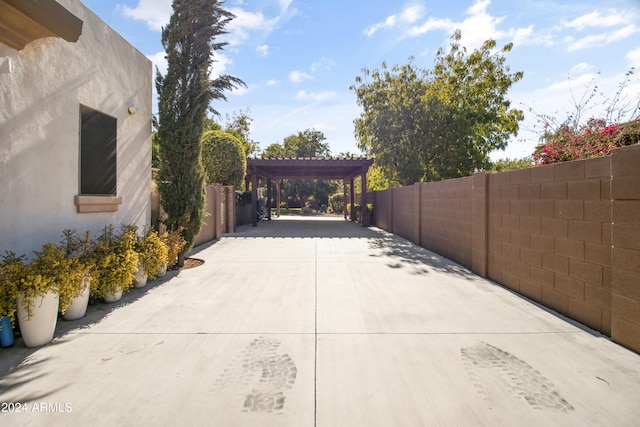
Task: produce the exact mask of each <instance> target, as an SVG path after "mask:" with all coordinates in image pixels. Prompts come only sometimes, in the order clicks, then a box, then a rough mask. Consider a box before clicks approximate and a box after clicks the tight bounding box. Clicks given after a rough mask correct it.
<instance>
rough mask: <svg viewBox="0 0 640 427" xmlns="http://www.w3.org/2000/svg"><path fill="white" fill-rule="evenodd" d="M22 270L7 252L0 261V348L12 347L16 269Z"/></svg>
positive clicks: (16, 283) (19, 263)
mask: <svg viewBox="0 0 640 427" xmlns="http://www.w3.org/2000/svg"><path fill="white" fill-rule="evenodd" d="M22 268H24V264H22V263H21V262H20V261H18V260H17V259H16V257H15V255H10V253H9V252H7V254H6V255H5V256H3V257H2V259H0V347H10V346H12V345H13V342H14V340H13V325H14V323H15V314H16V307H17V305H16V299H17V298H18V282H17V281H16V280H15V279H16V277H19V276H20V275H19V274H18V272H17V271H16V269H22Z"/></svg>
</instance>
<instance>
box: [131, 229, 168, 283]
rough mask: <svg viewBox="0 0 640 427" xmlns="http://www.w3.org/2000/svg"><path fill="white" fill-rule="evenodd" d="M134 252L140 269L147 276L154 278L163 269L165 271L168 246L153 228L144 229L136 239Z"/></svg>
mask: <svg viewBox="0 0 640 427" xmlns="http://www.w3.org/2000/svg"><path fill="white" fill-rule="evenodd" d="M136 252H137V253H138V257H139V259H140V263H139V264H140V270H142V271H143V273H144V274H145V275H146V276H147V277H149V278H151V279H154V278H156V277H157V276H159V275H160V273H162V272H163V271H165V272H166V270H167V261H168V259H169V258H168V256H169V248H168V247H167V245H166V244H165V243H164V242H163V241H162V239H161V238H160V236H158V233H157V232H156V231H155V230H151V229H147V230H146V231H145V233H144V235H143V236H142V237H141V238H140V239H139V240H138V244H137V245H136Z"/></svg>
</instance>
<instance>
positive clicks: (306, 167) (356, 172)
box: [247, 157, 373, 227]
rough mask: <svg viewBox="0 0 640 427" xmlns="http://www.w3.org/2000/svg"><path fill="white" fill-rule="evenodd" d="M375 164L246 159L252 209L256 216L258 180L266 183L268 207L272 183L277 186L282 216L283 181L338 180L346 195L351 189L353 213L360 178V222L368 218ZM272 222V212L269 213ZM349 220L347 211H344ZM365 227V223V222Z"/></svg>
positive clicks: (355, 160) (359, 159) (352, 160)
mask: <svg viewBox="0 0 640 427" xmlns="http://www.w3.org/2000/svg"><path fill="white" fill-rule="evenodd" d="M372 164H373V159H367V158H363V157H356V158H334V157H328V158H316V157H311V158H309V157H307V158H273V157H269V158H260V159H247V178H248V181H250V182H251V188H252V194H251V196H252V197H251V206H252V210H253V212H257V210H258V204H257V203H258V200H257V199H258V180H259V179H260V178H264V179H266V180H267V206H271V182H272V181H275V182H276V185H277V191H276V197H277V204H276V209H277V212H278V214H279V212H280V181H281V180H283V179H338V180H342V183H343V190H344V192H345V200H346V188H347V184H349V185H350V196H351V198H350V200H351V212H353V207H354V199H355V197H354V196H355V195H354V190H353V182H354V179H355V178H356V177H358V176H359V177H360V179H361V182H362V188H363V189H364V190H363V191H362V201H361V203H360V209H361V211H360V213H361V216H360V218H364V217H365V213H366V209H367V192H366V188H367V171H368V170H369V167H370V166H371V165H372ZM267 214H268V215H269V219H270V218H271V209H269V210H268V211H267ZM345 218H346V209H345ZM257 225H258V220H257V218H256V215H255V214H254V215H253V226H254V227H256V226H257ZM363 225H364V221H363Z"/></svg>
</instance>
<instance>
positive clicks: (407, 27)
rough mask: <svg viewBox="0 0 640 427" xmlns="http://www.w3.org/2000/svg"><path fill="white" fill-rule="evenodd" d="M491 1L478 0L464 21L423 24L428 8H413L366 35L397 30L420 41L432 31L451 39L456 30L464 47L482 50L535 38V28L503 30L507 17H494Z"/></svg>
mask: <svg viewBox="0 0 640 427" xmlns="http://www.w3.org/2000/svg"><path fill="white" fill-rule="evenodd" d="M490 4H491V1H490V0H476V2H475V3H473V4H472V5H471V6H470V7H469V8H468V9H467V10H466V11H465V15H467V17H466V18H465V19H463V20H462V21H454V20H451V19H449V18H437V17H433V16H430V17H428V18H427V19H425V20H424V21H421V19H422V16H423V15H424V7H422V6H412V7H410V8H407V9H404V10H403V11H402V12H401V13H400V14H397V15H391V16H389V17H388V18H387V19H386V20H384V21H382V22H378V23H376V24H373V25H371V26H369V27H367V28H366V29H365V34H367V35H368V36H372V35H373V34H375V33H376V32H377V31H380V30H383V29H386V30H396V31H398V32H399V33H400V38H404V37H418V36H421V35H424V34H426V33H429V32H432V31H445V32H447V33H448V34H447V35H450V34H452V33H453V31H455V30H456V29H459V30H460V31H461V32H462V40H461V44H462V45H464V46H466V47H467V48H470V49H473V48H477V47H480V46H481V45H482V43H484V41H485V40H487V39H489V38H493V39H504V38H509V39H511V41H513V42H514V43H523V42H524V41H527V40H529V39H530V38H531V36H532V34H533V25H529V26H528V27H524V28H509V29H507V30H500V29H498V26H499V25H500V24H501V23H502V22H503V21H504V20H505V19H506V17H496V16H492V15H491V14H490V13H489V12H488V11H487V8H488V7H489V5H490Z"/></svg>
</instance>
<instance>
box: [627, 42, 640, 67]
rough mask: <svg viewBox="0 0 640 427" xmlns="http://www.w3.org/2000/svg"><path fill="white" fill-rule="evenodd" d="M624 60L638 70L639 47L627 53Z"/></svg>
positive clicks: (639, 64)
mask: <svg viewBox="0 0 640 427" xmlns="http://www.w3.org/2000/svg"><path fill="white" fill-rule="evenodd" d="M626 58H627V60H628V61H629V65H630V66H632V67H635V68H640V47H639V48H637V49H634V50H632V51H629V52H627V55H626Z"/></svg>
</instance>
